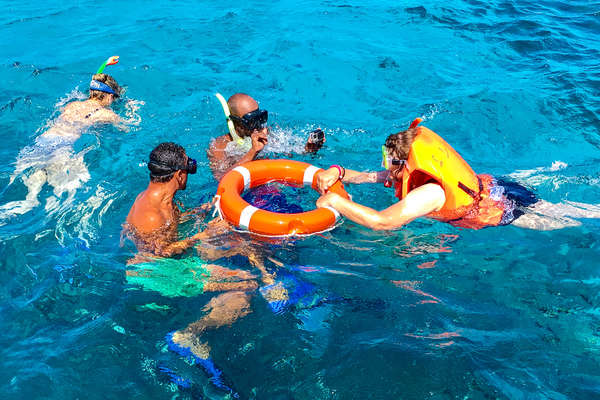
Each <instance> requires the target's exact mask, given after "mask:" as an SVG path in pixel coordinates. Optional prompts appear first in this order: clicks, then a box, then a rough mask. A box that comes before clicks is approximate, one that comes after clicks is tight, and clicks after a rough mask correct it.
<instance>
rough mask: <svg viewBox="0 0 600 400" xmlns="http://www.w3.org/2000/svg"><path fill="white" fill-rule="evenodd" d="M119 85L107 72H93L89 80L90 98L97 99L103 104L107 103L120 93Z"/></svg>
mask: <svg viewBox="0 0 600 400" xmlns="http://www.w3.org/2000/svg"><path fill="white" fill-rule="evenodd" d="M121 91H122V89H121V87H120V86H119V84H118V83H117V81H116V80H115V79H114V78H113V77H112V76H110V75H108V74H94V76H93V77H92V81H91V82H90V100H97V101H99V102H100V103H102V104H103V105H109V104H110V103H112V102H113V101H115V100H116V99H117V98H118V97H119V96H120V94H121Z"/></svg>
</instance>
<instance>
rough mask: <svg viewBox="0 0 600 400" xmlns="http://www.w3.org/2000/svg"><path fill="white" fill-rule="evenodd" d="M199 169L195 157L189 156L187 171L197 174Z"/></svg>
mask: <svg viewBox="0 0 600 400" xmlns="http://www.w3.org/2000/svg"><path fill="white" fill-rule="evenodd" d="M197 170H198V163H197V162H196V160H194V159H193V158H188V161H187V168H186V171H187V172H188V174H195V173H196V171H197Z"/></svg>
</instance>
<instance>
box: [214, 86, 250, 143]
mask: <svg viewBox="0 0 600 400" xmlns="http://www.w3.org/2000/svg"><path fill="white" fill-rule="evenodd" d="M215 96H217V99H219V103H221V107H223V112H224V113H225V118H226V119H227V127H228V128H229V134H230V135H231V137H232V139H233V140H234V141H235V142H236V143H237V145H238V146H242V147H247V144H246V142H245V141H244V139H242V138H241V137H240V135H238V134H237V132H236V131H235V127H234V126H233V121H232V120H231V118H229V116H230V115H231V111H230V110H229V106H228V105H227V101H226V100H225V97H223V96H222V95H221V93H215Z"/></svg>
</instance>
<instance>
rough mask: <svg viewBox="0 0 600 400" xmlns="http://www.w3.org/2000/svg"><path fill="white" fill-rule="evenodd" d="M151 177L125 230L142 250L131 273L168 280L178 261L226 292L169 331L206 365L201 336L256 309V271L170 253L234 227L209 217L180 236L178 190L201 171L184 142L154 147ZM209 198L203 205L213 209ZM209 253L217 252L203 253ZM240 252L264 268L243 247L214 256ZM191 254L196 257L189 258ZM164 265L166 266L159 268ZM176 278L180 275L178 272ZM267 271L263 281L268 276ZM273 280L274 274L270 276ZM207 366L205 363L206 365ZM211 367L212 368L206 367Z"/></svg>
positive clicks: (209, 286)
mask: <svg viewBox="0 0 600 400" xmlns="http://www.w3.org/2000/svg"><path fill="white" fill-rule="evenodd" d="M148 169H149V170H150V183H149V184H148V187H147V188H146V190H145V191H143V192H142V193H140V194H139V195H138V196H137V198H136V200H135V202H134V204H133V206H132V207H131V210H130V211H129V215H128V216H127V221H126V224H125V226H124V228H125V233H126V234H127V235H128V236H129V237H130V238H131V239H132V240H133V242H134V243H135V244H136V247H137V249H138V251H139V254H138V255H137V256H136V257H135V258H134V259H133V260H131V261H130V263H129V267H128V271H127V277H128V280H130V279H133V280H134V281H135V283H138V284H142V285H143V280H144V278H150V277H151V275H153V274H162V275H163V276H165V279H167V280H169V273H176V270H177V268H178V269H179V270H180V269H181V268H179V266H177V268H176V264H177V262H178V261H181V263H180V264H181V265H184V266H185V268H186V269H189V273H191V274H193V276H194V281H195V282H193V283H192V284H194V285H195V286H196V287H198V286H200V287H201V292H214V291H218V292H224V293H221V294H219V295H218V296H217V297H215V298H213V299H212V300H211V301H210V302H209V303H208V304H207V305H206V306H205V307H204V308H203V311H205V312H206V315H205V316H204V317H203V318H201V319H200V320H198V321H196V322H193V323H191V324H190V325H189V326H188V327H186V328H184V329H182V330H179V331H176V332H173V333H172V334H170V336H169V339H168V340H169V342H170V345H172V346H175V347H176V351H177V352H179V353H182V354H183V353H187V352H190V353H191V354H192V355H193V356H194V357H196V358H197V360H199V362H200V363H201V364H202V365H205V364H204V362H208V361H206V360H209V352H210V348H209V347H208V345H207V344H206V343H202V342H201V341H200V337H201V335H202V333H203V332H204V331H206V330H207V329H216V328H219V327H221V326H223V325H230V324H231V323H233V322H234V321H235V320H236V319H238V318H241V317H243V316H245V315H247V314H249V313H250V312H251V310H250V299H249V295H248V292H250V291H254V290H256V289H257V288H258V283H257V282H256V276H255V275H253V274H251V273H250V272H248V271H244V270H240V269H235V270H233V269H229V268H224V267H221V266H219V265H215V264H208V263H206V262H204V261H203V260H201V259H200V258H198V257H193V258H189V257H188V258H181V259H179V260H177V259H171V260H170V261H168V262H166V261H167V260H168V259H166V258H165V257H172V256H175V255H178V254H181V253H184V252H185V251H186V250H188V249H190V248H192V247H194V246H196V245H200V244H201V242H203V241H207V240H209V239H210V238H211V237H213V236H216V235H219V234H222V233H225V232H227V231H228V230H229V227H228V226H227V224H226V223H224V222H222V221H218V220H214V221H215V222H210V223H209V224H208V227H207V229H205V230H204V231H203V232H198V233H196V234H194V235H192V236H190V237H188V238H185V239H180V238H179V237H178V226H179V224H180V222H181V218H182V217H183V216H184V215H183V214H182V212H181V211H180V210H179V208H178V206H177V205H176V204H175V201H174V196H175V194H176V193H177V192H178V191H179V190H185V188H186V185H187V179H188V175H189V174H195V173H196V161H195V160H194V159H192V158H190V157H189V156H188V155H187V154H186V153H185V150H184V149H183V147H181V146H179V145H177V144H175V143H170V142H169V143H161V144H159V145H158V146H157V147H156V148H155V149H154V150H152V152H151V153H150V160H149V162H148ZM210 206H212V205H210V204H207V205H204V206H203V207H200V208H201V209H202V210H208V208H209V207H210ZM201 254H202V256H203V258H204V259H207V258H208V257H212V256H213V255H214V253H211V252H208V253H201ZM236 254H242V255H246V256H247V257H248V259H249V261H250V263H251V264H253V265H254V266H255V267H257V268H259V270H261V272H262V271H264V266H263V265H262V261H261V260H260V259H259V257H256V256H253V255H248V254H246V253H244V252H243V251H240V249H234V251H232V252H230V253H228V254H218V255H216V256H215V258H220V257H223V256H231V255H236ZM190 260H192V261H195V262H190ZM161 268H162V270H160V269H161ZM173 279H175V277H173ZM265 279H266V278H265V277H263V281H265ZM266 282H267V283H272V279H271V280H268V279H267V280H266ZM205 367H206V366H205ZM206 368H207V370H208V371H209V373H210V368H208V367H206Z"/></svg>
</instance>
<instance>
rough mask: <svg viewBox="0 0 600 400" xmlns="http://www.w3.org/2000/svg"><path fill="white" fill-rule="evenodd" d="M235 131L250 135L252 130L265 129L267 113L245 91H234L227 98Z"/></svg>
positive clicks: (241, 134)
mask: <svg viewBox="0 0 600 400" xmlns="http://www.w3.org/2000/svg"><path fill="white" fill-rule="evenodd" d="M227 106H228V107H229V111H230V112H231V115H230V118H231V120H232V121H233V125H234V126H235V130H236V132H238V133H240V136H250V135H251V134H252V132H254V131H261V130H263V129H266V127H267V120H268V118H269V113H268V111H267V110H261V109H260V108H259V107H258V103H257V102H256V100H254V99H253V98H252V97H250V96H248V95H247V94H245V93H236V94H234V95H233V96H231V97H230V98H229V100H227Z"/></svg>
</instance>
